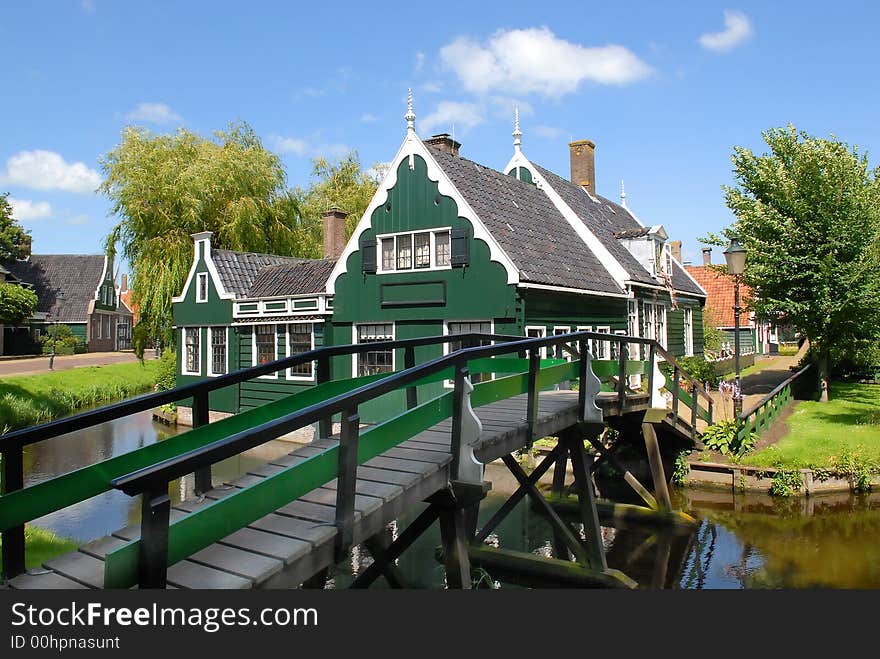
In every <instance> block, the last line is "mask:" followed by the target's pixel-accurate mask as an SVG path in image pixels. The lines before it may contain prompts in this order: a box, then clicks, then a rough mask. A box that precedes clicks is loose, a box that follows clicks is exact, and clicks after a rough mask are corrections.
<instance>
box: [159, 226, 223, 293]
mask: <svg viewBox="0 0 880 659" xmlns="http://www.w3.org/2000/svg"><path fill="white" fill-rule="evenodd" d="M199 244H201V245H202V250H201V251H202V255H203V257H204V259H205V265H206V266H207V268H208V272H209V273H210V275H211V280H212V281H213V282H214V288H215V289H216V290H217V295H218V296H219V297H220V299H221V300H234V299H235V293H229V292H227V291H226V287H224V286H223V282H222V281H221V280H220V273H218V272H217V266H216V265H214V259H213V257H212V256H211V233H210V232H208V231H206V232H203V233H197V234H195V235H194V236H193V262H192V266H191V267H190V269H189V274H188V275H187V276H186V283H185V284H184V285H183V290H182V291H181V293H180V295H179V296H178V297H173V298H171V301H172V302H183V301H184V299H185V298H186V293H187V291H189V286H190V284H191V283H192V280H193V278H194V277H195V276H196V267H197V266H198V264H199Z"/></svg>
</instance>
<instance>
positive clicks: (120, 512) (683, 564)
mask: <svg viewBox="0 0 880 659" xmlns="http://www.w3.org/2000/svg"><path fill="white" fill-rule="evenodd" d="M184 429H185V428H181V430H184ZM176 432H177V429H175V428H174V427H168V426H164V425H161V424H158V423H155V422H153V421H152V420H151V416H150V414H149V413H148V412H145V413H141V414H137V415H132V416H130V417H128V418H126V419H119V420H116V421H112V422H108V423H106V424H103V425H101V426H98V427H96V428H93V429H91V430H88V431H81V432H78V433H75V434H74V433H72V434H71V435H69V436H65V437H59V438H57V439H55V440H50V441H47V442H41V443H38V444H35V445H32V446H30V447H28V449H27V451H26V454H25V469H26V483H27V484H33V483H37V482H39V481H41V480H44V479H46V478H48V477H50V476H54V475H57V474H61V473H65V472H67V471H71V470H73V469H76V468H79V467H82V466H86V465H88V464H92V463H93V462H95V461H97V460H103V459H106V458H109V457H112V456H114V455H119V454H121V453H125V452H128V451H132V450H134V449H137V448H139V447H141V446H146V445H148V444H152V443H154V442H157V441H162V440H164V439H166V438H167V437H170V436H171V435H173V434H175V433H176ZM295 446H296V445H294V444H291V443H289V442H285V441H280V440H276V441H273V442H270V443H268V444H266V445H264V446H262V447H260V448H258V449H254V450H252V451H248V452H247V453H245V454H242V455H241V456H237V457H235V458H231V459H229V460H226V461H224V462H222V463H220V464H218V465H215V468H214V480H215V482H221V481H228V480H232V479H234V478H236V477H238V476H239V475H242V474H244V473H245V472H247V471H248V469H251V468H254V467H257V466H259V465H261V464H263V463H265V462H266V461H267V460H269V459H271V458H273V457H275V456H278V455H282V454H284V453H288V452H289V451H291V450H292V449H293V448H295ZM486 479H487V480H489V481H491V482H492V484H493V489H492V491H491V492H490V494H489V495H488V497H487V499H486V500H485V501H484V502H483V505H482V506H481V511H480V516H481V521H486V520H487V519H488V518H489V517H490V516H491V515H492V514H493V513H494V512H495V511H496V510H497V509H498V508H499V507H500V506H501V505H502V504H503V503H504V501H505V500H506V498H507V496H509V494H510V493H512V492H513V491H514V490H515V489H516V483H515V481H514V480H513V478H512V477H511V476H510V475H509V473H508V472H507V470H506V469H505V468H504V467H503V466H498V465H494V464H493V465H489V466H487V469H486ZM172 496H173V497H175V498H176V499H179V500H182V499H184V498H186V497H188V496H192V477H191V476H189V477H187V478H185V479H181V481H178V482H176V483H174V485H173V488H172ZM675 498H676V500H675V505H676V506H677V507H679V508H681V509H682V510H685V511H687V512H689V513H690V514H691V515H693V516H694V517H695V518H696V519H698V520H699V526H698V527H697V528H696V529H694V530H692V531H690V532H686V533H670V532H654V531H651V530H648V529H645V528H626V529H625V528H610V527H603V543H604V545H605V549H606V555H607V560H608V564H609V567H612V568H617V569H619V570H621V571H622V572H624V573H625V574H627V575H628V576H629V577H631V578H632V579H635V580H636V581H637V582H638V583H639V586H640V587H645V588H683V589H720V588H737V589H743V588H816V587H820V588H880V543H877V542H876V539H877V538H878V537H880V494H877V495H866V496H853V495H850V494H840V495H833V496H823V497H814V498H811V499H795V500H779V499H773V498H771V497H769V496H766V495H756V494H736V495H734V494H732V493H731V492H729V491H707V490H695V489H685V490H680V491H677V492H676V493H675ZM418 512H419V511H418V510H416V511H412V513H411V514H410V515H408V516H407V517H406V518H402V519H400V520H398V521H397V522H395V523H394V524H392V525H391V528H390V534H391V535H392V536H393V535H396V533H397V532H398V531H400V530H402V529H404V528H405V527H406V525H407V524H408V523H409V522H410V521H411V520H412V519H413V518H414V517H415V515H417V514H418ZM139 519H140V506H139V500H138V499H132V498H130V497H128V496H126V495H125V494H123V493H121V492H116V491H113V492H107V493H105V494H103V495H100V496H98V497H95V498H93V499H91V500H89V501H86V502H83V503H81V504H78V505H75V506H71V507H69V508H66V509H64V510H61V511H58V512H56V513H53V514H51V515H47V516H46V517H43V518H41V519H39V520H36V521H35V522H34V524H35V525H36V526H41V527H44V528H49V529H51V530H53V531H55V532H56V533H58V534H59V535H62V536H65V537H70V538H74V539H76V540H77V541H79V542H87V541H90V540H93V539H96V538H99V537H101V536H104V535H107V534H109V533H111V532H112V531H114V530H116V529H119V528H121V527H123V526H126V525H128V524H135V523H138V522H139ZM489 542H490V543H492V544H494V545H496V546H498V547H502V548H505V549H513V550H517V551H527V552H531V553H534V554H536V555H542V556H552V555H553V554H552V551H553V550H552V533H551V530H550V528H549V526H548V525H547V523H546V522H545V520H544V519H543V517H541V515H540V514H538V513H537V512H536V511H535V510H534V509H533V508H532V507H531V505H530V504H529V503H528V502H527V501H525V500H524V501H522V502H521V503H520V504H519V505H518V506H517V507H516V508H515V509H514V511H513V512H512V513H511V514H510V515H509V516H508V517H507V518H506V519H505V520H504V522H502V524H501V525H500V526H499V527H498V529H497V530H496V532H495V533H493V534H492V535H491V536H490V537H489ZM439 544H440V537H439V530H438V529H437V525H436V524H435V525H434V526H433V527H432V528H431V529H430V530H429V531H428V532H427V533H425V534H424V535H423V536H422V537H421V538H419V539H418V540H417V541H416V542H415V544H414V545H413V546H412V547H410V549H409V550H408V551H407V552H406V553H404V555H403V556H402V557H401V558H400V560H399V568H400V570H401V572H402V573H403V575H404V577H405V578H406V579H407V581H408V583H409V584H411V585H412V586H415V587H422V588H443V587H444V572H443V568H442V566H441V564H440V563H438V561H437V559H436V549H437V547H438V545H439ZM370 561H371V559H370V556H369V554H368V553H367V552H366V551H362V550H360V549H359V548H355V549H354V550H352V552H351V555H350V556H349V558H348V560H346V561H345V562H343V563H340V564H339V565H337V566H336V567H335V570H334V571H333V576H332V579H331V582H330V586H331V587H337V588H342V587H345V586H347V585H348V584H350V583H351V581H352V579H353V578H354V576H355V575H356V574H358V573H359V572H360V571H361V570H362V569H364V568H365V567H366V566H367V565H369V563H370ZM475 576H476V577H477V578H479V579H480V580H481V583H482V585H484V586H489V587H501V588H509V587H517V585H516V584H511V583H499V582H497V581H496V580H494V579H493V577H492V575H491V574H489V573H486V572H481V571H476V574H475ZM383 584H384V580H383V579H381V578H380V579H379V580H378V581H377V582H376V584H375V587H381V586H382V585H383Z"/></svg>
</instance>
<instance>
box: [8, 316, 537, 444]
mask: <svg viewBox="0 0 880 659" xmlns="http://www.w3.org/2000/svg"><path fill="white" fill-rule="evenodd" d="M518 338H522V337H519V336H513V335H506V334H480V333H477V332H472V333H468V334H448V335H445V336H440V337H425V338H416V339H400V340H395V341H376V342H373V343H355V344H350V345H339V346H325V347H322V348H315V349H314V350H309V351H308V352H302V353H299V354H296V355H291V356H289V357H284V358H282V359H276V360H275V361H271V362H267V363H265V364H260V365H259V366H249V367H247V368H243V369H240V370H238V371H233V372H232V373H227V374H225V375H219V376H217V377H212V378H206V379H205V380H202V381H200V382H193V383H191V384H184V385H181V386H179V387H175V388H174V389H168V390H167V391H160V392H156V393H151V394H144V395H142V396H136V397H134V398H130V399H128V400H124V401H121V402H118V403H112V404H110V405H106V406H103V407H99V408H96V409H93V410H88V411H86V412H80V413H79V414H74V415H71V416H68V417H64V418H63V419H56V420H54V421H49V422H47V423H43V424H40V425H37V426H31V427H28V428H21V429H19V430H13V431H11V432H8V433H6V434H4V435H0V452H2V451H5V450H8V449H10V448H13V449H14V448H17V447H23V446H27V445H28V444H33V443H35V442H40V441H43V440H45V439H52V438H53V437H55V436H57V435H63V434H67V433H70V432H74V431H76V430H82V429H84V428H89V427H91V426H94V425H98V424H100V423H104V422H106V421H110V420H112V419H116V418H119V417H121V416H127V415H129V414H134V413H136V412H143V411H145V410H149V409H152V408H154V407H158V406H160V405H164V404H166V403H173V402H175V401H178V400H182V399H184V398H191V397H195V396H197V395H207V394H208V393H210V392H212V391H215V390H217V389H222V388H224V387H228V386H231V385H234V384H240V383H242V382H246V381H247V380H251V379H253V378H256V377H259V376H261V375H267V374H269V373H276V372H278V371H281V370H284V369H287V368H292V367H294V366H300V365H302V364H307V363H309V362H313V361H317V360H320V359H322V358H325V359H326V358H331V357H341V356H345V355H352V354H358V353H361V352H369V351H373V350H387V349H394V348H416V347H419V346H425V345H437V344H442V343H455V342H459V341H468V340H486V341H511V340H515V339H518Z"/></svg>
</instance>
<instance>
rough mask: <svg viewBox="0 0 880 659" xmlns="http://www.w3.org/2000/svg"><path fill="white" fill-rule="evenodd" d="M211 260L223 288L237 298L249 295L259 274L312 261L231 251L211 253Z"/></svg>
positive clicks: (222, 250)
mask: <svg viewBox="0 0 880 659" xmlns="http://www.w3.org/2000/svg"><path fill="white" fill-rule="evenodd" d="M211 258H212V259H213V261H214V265H215V266H217V274H218V275H220V281H221V282H222V283H223V287H224V288H225V289H226V291H227V292H229V293H234V294H235V295H236V297H245V296H246V295H247V294H248V291H249V290H250V288H251V286H252V285H253V283H254V280H255V279H256V278H257V274H258V273H259V272H260V270H262V269H263V268H265V267H267V266H272V265H293V264H295V263H300V262H303V261H308V260H310V259H298V258H294V257H292V256H278V255H277V254H255V253H254V252H233V251H232V250H229V249H215V250H212V251H211Z"/></svg>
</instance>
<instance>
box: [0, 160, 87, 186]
mask: <svg viewBox="0 0 880 659" xmlns="http://www.w3.org/2000/svg"><path fill="white" fill-rule="evenodd" d="M0 182H3V183H4V184H8V185H20V186H22V187H25V188H31V189H34V190H64V191H66V192H76V193H79V194H87V193H89V192H94V191H95V189H96V188H97V187H98V186H99V185H100V184H101V175H100V174H98V172H97V171H95V170H94V169H91V168H89V167H88V166H86V164H85V163H82V162H74V163H68V162H66V161H65V160H64V158H62V157H61V156H60V155H59V154H57V153H55V152H54V151H42V150H36V151H19V152H18V153H16V154H15V155H14V156H12V157H11V158H9V160H7V161H6V172H4V173H3V174H0Z"/></svg>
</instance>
